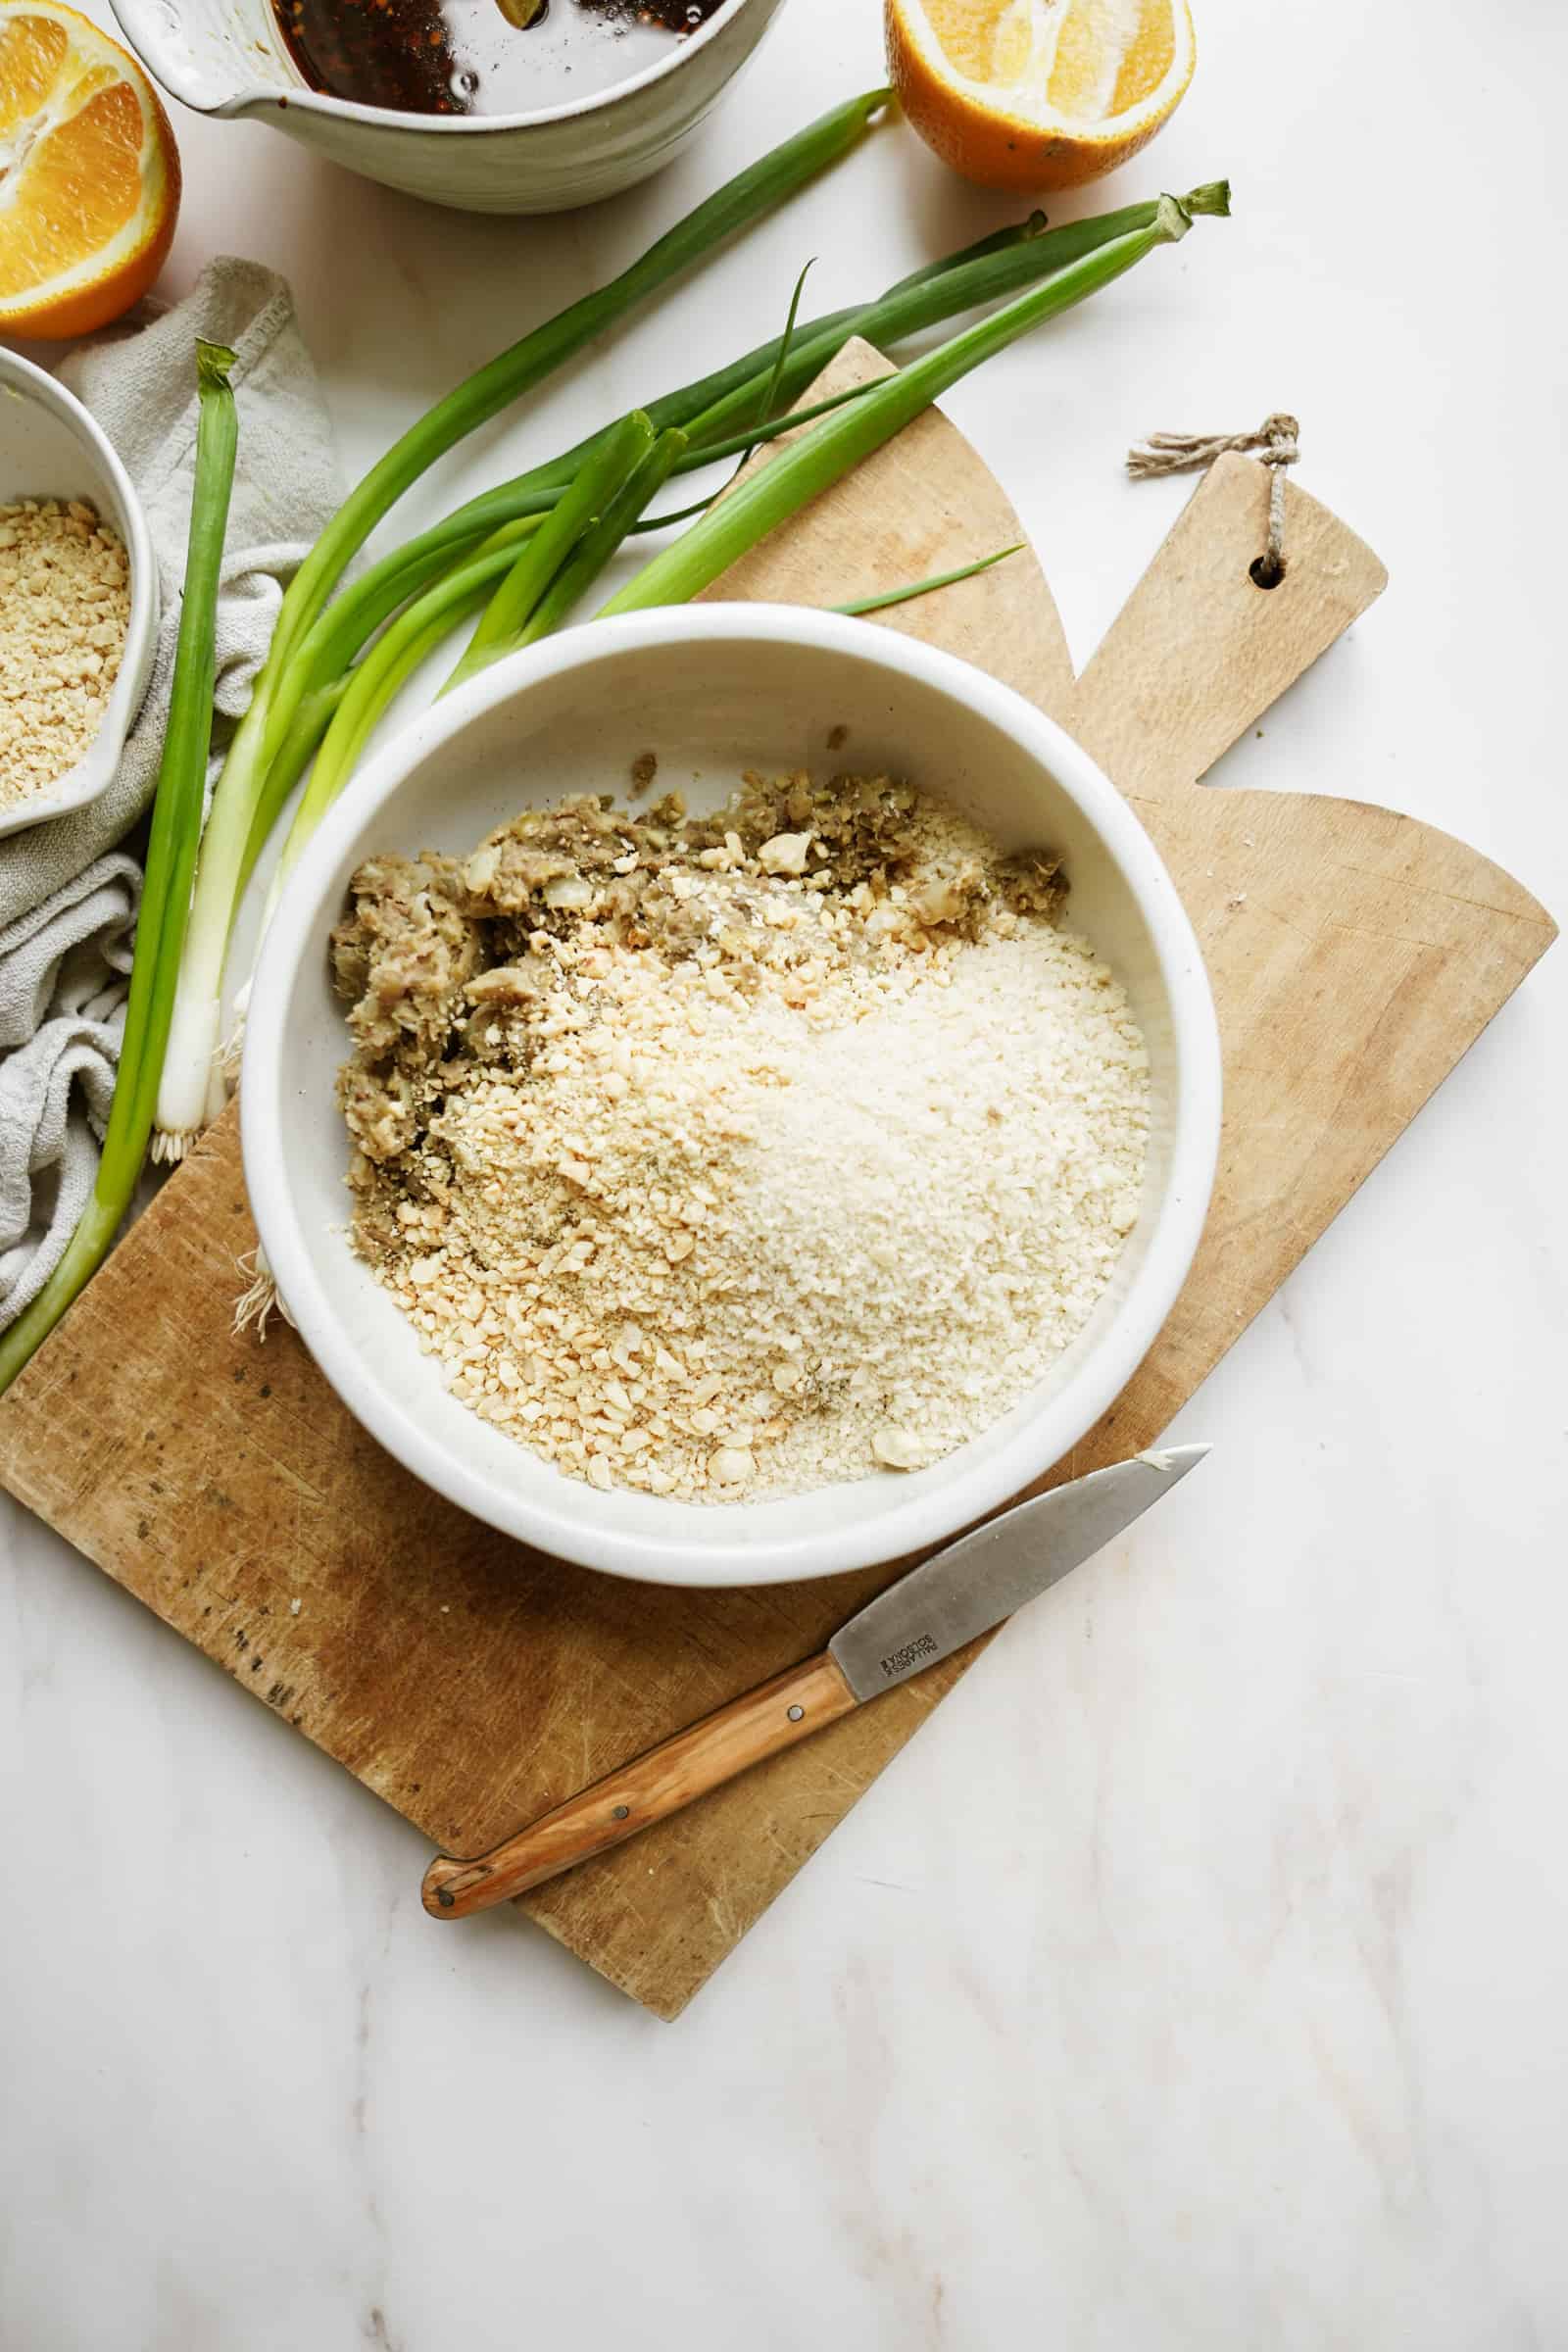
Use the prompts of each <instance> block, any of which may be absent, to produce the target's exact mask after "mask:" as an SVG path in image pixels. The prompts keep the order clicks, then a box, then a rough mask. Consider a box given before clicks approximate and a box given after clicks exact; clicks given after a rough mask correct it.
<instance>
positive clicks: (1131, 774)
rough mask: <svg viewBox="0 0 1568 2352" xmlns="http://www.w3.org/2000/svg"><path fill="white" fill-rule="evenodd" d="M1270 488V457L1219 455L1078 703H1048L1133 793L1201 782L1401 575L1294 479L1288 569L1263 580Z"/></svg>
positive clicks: (1159, 792)
mask: <svg viewBox="0 0 1568 2352" xmlns="http://www.w3.org/2000/svg"><path fill="white" fill-rule="evenodd" d="M1268 500H1269V475H1268V468H1267V467H1266V466H1260V465H1258V464H1257V462H1256V460H1255V459H1253V458H1243V457H1238V456H1236V455H1234V454H1230V455H1227V456H1225V457H1222V458H1221V459H1219V461H1218V462H1217V464H1215V465H1214V466H1211V467H1210V468H1209V471H1208V472H1207V474H1206V475H1205V476H1204V478H1203V480H1202V481H1201V483H1200V484H1199V486H1198V488H1197V490H1196V491H1195V492H1194V493H1193V496H1192V497H1191V498H1190V499H1189V500H1188V502H1187V504H1186V506H1185V507H1184V508H1183V509H1182V512H1181V514H1180V515H1178V516H1177V518H1176V521H1175V523H1174V525H1173V527H1172V528H1171V530H1170V531H1169V533H1168V534H1167V536H1166V538H1165V541H1164V544H1163V545H1162V546H1161V548H1160V550H1159V552H1158V554H1157V555H1156V556H1155V558H1154V560H1153V562H1152V564H1151V565H1150V566H1149V569H1148V570H1147V571H1146V572H1145V574H1144V576H1143V578H1142V579H1141V580H1140V581H1139V583H1138V585H1137V587H1136V588H1135V589H1134V590H1133V592H1132V595H1131V596H1130V597H1129V598H1128V599H1127V602H1126V604H1125V605H1124V606H1123V607H1122V609H1121V612H1120V613H1118V615H1117V617H1116V619H1115V620H1114V621H1113V622H1112V623H1111V626H1110V629H1109V632H1108V634H1107V635H1106V637H1105V638H1104V640H1103V643H1102V645H1101V646H1100V649H1099V651H1098V652H1097V653H1096V655H1095V657H1094V659H1093V661H1092V662H1090V664H1089V666H1088V668H1087V669H1086V670H1085V671H1084V673H1083V676H1082V677H1081V678H1080V679H1079V681H1078V684H1077V686H1076V688H1075V689H1074V691H1073V696H1072V707H1071V710H1070V711H1061V710H1057V709H1056V708H1055V707H1054V703H1052V702H1049V701H1048V702H1047V708H1048V709H1050V710H1051V711H1052V715H1053V716H1054V717H1055V718H1059V719H1060V720H1061V721H1062V723H1063V724H1064V725H1065V726H1066V727H1067V729H1068V731H1069V732H1070V733H1071V734H1073V735H1076V737H1077V738H1078V741H1079V742H1080V743H1081V744H1082V745H1083V747H1084V749H1085V750H1086V751H1087V752H1090V753H1092V754H1093V756H1094V757H1095V759H1097V760H1099V761H1100V763H1101V765H1102V766H1103V768H1104V769H1105V771H1106V773H1107V774H1108V775H1110V776H1111V777H1112V778H1113V779H1114V781H1115V782H1116V783H1117V784H1118V785H1119V786H1120V788H1121V790H1122V791H1123V792H1125V793H1126V794H1128V796H1129V797H1130V798H1131V799H1133V800H1143V801H1154V802H1157V801H1161V800H1164V799H1167V798H1168V797H1169V796H1170V795H1171V794H1173V793H1177V792H1180V791H1181V790H1183V789H1184V788H1185V787H1187V786H1190V785H1193V784H1196V783H1197V781H1198V779H1199V777H1200V776H1201V775H1202V774H1204V773H1205V771H1206V770H1207V769H1208V768H1210V767H1212V766H1213V764H1214V762H1215V760H1217V759H1218V758H1219V756H1220V754H1221V753H1222V752H1225V751H1228V750H1229V749H1230V747H1231V745H1232V744H1233V743H1234V742H1235V741H1236V739H1237V737H1238V736H1240V735H1242V734H1244V733H1245V732H1246V730H1247V729H1248V728H1249V727H1250V726H1251V725H1252V724H1253V723H1254V721H1255V720H1257V719H1258V718H1260V717H1261V716H1262V714H1263V712H1264V711H1266V710H1267V709H1268V708H1269V706H1270V704H1272V703H1274V702H1277V701H1278V699H1279V697H1280V696H1281V695H1282V694H1283V693H1284V692H1285V690H1286V688H1287V687H1288V686H1294V684H1295V683H1296V681H1297V679H1298V678H1299V676H1300V675H1301V673H1302V671H1303V670H1305V669H1308V668H1310V667H1311V664H1312V663H1313V662H1315V661H1316V660H1317V658H1318V656H1319V654H1322V653H1326V652H1327V650H1328V648H1329V647H1330V646H1331V645H1332V644H1333V643H1334V641H1335V639H1336V638H1337V637H1339V636H1340V635H1342V634H1343V632H1344V631H1345V630H1346V629H1348V627H1349V625H1350V623H1351V621H1352V620H1354V619H1355V618H1356V617H1357V616H1358V615H1359V614H1360V613H1364V612H1365V611H1366V609H1367V607H1368V605H1370V604H1371V603H1372V601H1373V599H1374V598H1375V597H1378V596H1381V594H1382V593H1383V590H1384V588H1385V587H1386V585H1387V583H1388V576H1389V575H1388V573H1387V572H1386V571H1385V570H1384V568H1383V565H1382V564H1380V563H1379V561H1378V559H1377V557H1376V556H1375V555H1374V554H1373V553H1372V550H1371V549H1370V548H1369V547H1368V546H1367V545H1366V543H1365V542H1364V541H1363V540H1361V539H1358V538H1357V537H1356V535H1355V533H1354V532H1353V531H1351V530H1348V529H1347V527H1346V525H1345V524H1344V523H1343V522H1341V520H1340V518H1339V516H1338V515H1331V514H1330V513H1329V510H1328V509H1327V507H1322V506H1319V504H1318V502H1317V500H1316V499H1315V498H1309V497H1308V496H1307V494H1306V492H1305V491H1304V490H1299V489H1298V488H1297V486H1296V484H1295V483H1294V482H1287V483H1286V485H1285V572H1284V576H1283V578H1282V579H1281V580H1280V581H1279V582H1278V584H1277V586H1275V587H1273V588H1262V587H1259V586H1258V584H1257V582H1256V581H1255V580H1254V579H1253V577H1252V571H1251V567H1252V564H1253V563H1254V562H1255V560H1256V558H1257V555H1258V552H1259V550H1260V549H1261V548H1262V546H1263V544H1264V537H1265V534H1266V532H1267V529H1268ZM1041 699H1042V700H1046V698H1045V697H1044V696H1042V698H1041Z"/></svg>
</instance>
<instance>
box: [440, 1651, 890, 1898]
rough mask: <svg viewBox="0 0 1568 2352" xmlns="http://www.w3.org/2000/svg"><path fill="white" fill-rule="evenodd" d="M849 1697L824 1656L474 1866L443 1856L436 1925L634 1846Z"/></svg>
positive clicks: (636, 1761) (653, 1752)
mask: <svg viewBox="0 0 1568 2352" xmlns="http://www.w3.org/2000/svg"><path fill="white" fill-rule="evenodd" d="M855 1703H856V1701H855V1694H854V1692H853V1691H851V1689H850V1687H849V1685H848V1683H847V1682H846V1681H845V1679H844V1677H843V1675H842V1674H841V1673H840V1672H839V1670H838V1668H837V1666H836V1665H835V1664H834V1663H833V1660H832V1659H831V1658H830V1657H829V1656H828V1655H827V1653H826V1651H824V1652H823V1653H822V1655H821V1656H820V1657H816V1658H809V1659H808V1660H807V1662H806V1664H805V1665H804V1666H792V1667H790V1668H789V1669H788V1671H787V1672H786V1673H784V1674H780V1675H775V1676H774V1678H773V1680H772V1681H771V1682H770V1683H761V1684H760V1685H759V1686H758V1688H757V1689H756V1690H755V1691H747V1692H746V1694H745V1696H744V1697H743V1698H737V1699H733V1700H731V1702H730V1704H729V1705H728V1706H727V1707H720V1708H719V1710H718V1712H717V1713H716V1714H714V1715H708V1716H705V1717H704V1718H703V1720H702V1722H701V1723H694V1724H692V1725H691V1726H689V1728H688V1729H687V1730H685V1731H683V1732H677V1733H676V1734H675V1736H674V1738H673V1739H671V1740H664V1741H663V1742H662V1744H661V1745H660V1746H658V1747H651V1748H649V1749H648V1750H647V1751H646V1752H645V1753H644V1754H643V1755H640V1756H636V1757H634V1758H633V1759H632V1761H631V1763H629V1764H622V1765H621V1766H620V1767H619V1768H618V1769H617V1770H616V1771H614V1772H613V1773H611V1774H609V1775H608V1777H607V1778H606V1779H604V1780H602V1781H596V1782H595V1784H594V1786H593V1787H592V1788H591V1789H582V1790H581V1791H580V1792H579V1793H578V1794H577V1795H576V1796H571V1797H568V1798H567V1799H566V1802H565V1803H564V1805H558V1806H557V1807H556V1809H555V1811H554V1812H553V1813H546V1814H544V1815H543V1816H542V1817H541V1818H540V1819H539V1820H538V1821H535V1822H532V1823H530V1825H529V1826H528V1828H527V1829H525V1830H519V1831H518V1833H517V1835H516V1836H515V1838H508V1839H507V1840H506V1842H505V1844H503V1845H498V1846H496V1847H495V1848H494V1849H493V1851H492V1852H490V1853H488V1854H481V1855H479V1856H477V1857H476V1858H475V1859H474V1860H472V1861H459V1860H457V1859H455V1858H454V1857H453V1856H452V1855H449V1854H443V1855H441V1856H440V1857H439V1858H438V1859H437V1860H436V1861H434V1862H432V1863H431V1865H430V1867H429V1869H428V1870H427V1871H426V1872H425V1874H424V1886H423V1888H422V1890H421V1892H422V1896H423V1901H424V1907H425V1909H426V1911H428V1912H429V1914H430V1916H431V1918H432V1919H466V1917H467V1916H468V1914H469V1913H470V1912H474V1911H486V1910H488V1909H489V1908H490V1906H491V1904H492V1903H504V1902H506V1901H508V1900H509V1898H510V1897H511V1896H513V1895H515V1894H525V1893H526V1892H527V1890H528V1888H529V1887H539V1886H542V1885H543V1883H544V1881H545V1880H546V1879H553V1878H555V1877H556V1876H557V1874H558V1873H559V1872H561V1871H564V1870H570V1869H571V1868H572V1867H573V1866H574V1864H576V1863H578V1862H585V1861H586V1860H587V1859H588V1857H589V1855H590V1854H598V1853H604V1852H605V1851H606V1850H607V1849H608V1848H609V1847H611V1846H613V1845H619V1844H621V1843H622V1842H623V1841H624V1840H625V1839H626V1838H635V1837H636V1835H637V1833H638V1831H639V1830H646V1829H649V1828H651V1827H652V1825H653V1824H654V1823H655V1822H656V1821H663V1820H664V1819H665V1818H666V1817H667V1816H668V1815H669V1814H671V1813H678V1812H679V1811H680V1809H681V1807H682V1806H683V1805H689V1804H690V1803H691V1801H692V1799H693V1798H694V1797H698V1796H702V1795H705V1794H706V1793H707V1791H708V1790H709V1789H717V1788H719V1787H720V1786H721V1785H722V1783H723V1782H725V1781H730V1780H733V1779H734V1778H735V1776H736V1774H737V1773H741V1772H745V1771H747V1770H748V1769H749V1768H750V1767H751V1766H752V1765H753V1764H760V1763H761V1761H762V1760H763V1758H764V1757H766V1756H772V1755H777V1754H778V1752H779V1750H780V1749H781V1748H786V1747H793V1746H794V1745H795V1743H796V1741H797V1740H806V1739H809V1737H810V1736H811V1734H812V1733H813V1732H818V1731H820V1730H821V1729H822V1726H823V1725H824V1724H827V1723H831V1722H832V1721H833V1719H834V1717H835V1716H838V1715H847V1714H848V1713H849V1712H850V1710H851V1708H852V1707H853V1706H854V1705H855Z"/></svg>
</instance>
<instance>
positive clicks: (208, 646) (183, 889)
mask: <svg viewBox="0 0 1568 2352" xmlns="http://www.w3.org/2000/svg"><path fill="white" fill-rule="evenodd" d="M233 366H234V354H233V353H232V352H231V351H227V350H225V349H224V348H223V347H222V345H221V344H217V343H200V342H199V343H198V344H197V346H196V390H197V400H198V404H199V413H198V420H197V426H196V466H195V475H194V479H193V482H192V486H191V507H190V529H189V535H188V538H187V542H186V550H185V584H184V593H183V601H182V603H181V607H180V615H179V639H178V644H177V647H176V650H175V654H174V675H173V682H172V687H171V691H170V703H169V719H168V724H167V726H166V728H165V732H164V749H163V757H162V760H161V761H160V763H159V769H158V787H157V793H156V796H155V798H154V801H153V817H152V832H151V837H150V840H149V843H148V849H147V873H146V879H145V880H144V882H143V884H142V895H141V909H140V912H139V913H138V915H137V918H136V946H135V952H134V955H133V956H132V960H131V971H130V995H129V1000H128V1002H127V1004H126V1007H125V1026H124V1032H123V1037H122V1040H121V1047H120V1067H119V1071H118V1074H117V1076H116V1080H115V1099H114V1102H113V1103H112V1104H111V1106H110V1112H109V1125H108V1128H107V1130H106V1132H105V1135H104V1148H103V1155H102V1157H101V1159H100V1160H99V1163H98V1174H97V1178H96V1181H95V1182H94V1185H93V1189H92V1194H91V1197H90V1199H89V1201H88V1203H87V1206H86V1208H85V1210H84V1211H83V1213H82V1216H81V1219H80V1222H79V1223H78V1224H77V1226H76V1230H75V1232H74V1233H73V1235H72V1237H71V1240H70V1241H69V1242H68V1244H67V1245H66V1252H65V1255H64V1256H63V1257H62V1259H61V1260H60V1263H59V1265H58V1266H56V1268H55V1270H54V1272H53V1273H52V1274H51V1275H50V1277H49V1279H48V1281H47V1282H46V1283H45V1284H44V1286H43V1288H42V1290H41V1291H40V1292H39V1293H38V1296H37V1297H36V1298H35V1299H33V1300H32V1302H31V1304H30V1305H28V1306H27V1307H26V1308H25V1310H24V1311H23V1313H22V1314H21V1315H20V1316H19V1317H18V1318H17V1321H16V1322H15V1323H14V1324H13V1325H12V1326H11V1329H10V1330H9V1331H8V1332H7V1333H6V1334H5V1336H4V1338H3V1339H0V1390H3V1389H6V1388H8V1387H9V1386H10V1384H11V1382H12V1381H13V1380H14V1379H15V1378H16V1376H17V1374H18V1373H19V1372H20V1371H21V1369H22V1367H23V1365H24V1364H25V1362H26V1361H27V1359H28V1357H29V1356H30V1355H31V1354H32V1352H33V1349H34V1348H37V1347H38V1345H39V1344H40V1342H41V1341H43V1340H44V1339H45V1338H47V1336H48V1334H49V1333H50V1332H51V1331H52V1330H53V1329H54V1327H55V1325H56V1324H57V1323H58V1322H59V1320H60V1318H61V1316H62V1315H63V1314H64V1313H65V1311H66V1309H67V1307H68V1306H69V1305H70V1304H71V1302H72V1300H73V1299H74V1298H75V1297H76V1295H77V1293H78V1292H79V1291H80V1290H81V1289H82V1287H83V1286H84V1284H85V1283H86V1282H87V1281H88V1280H89V1279H90V1277H91V1276H92V1275H93V1274H94V1273H95V1272H96V1270H97V1268H98V1266H99V1265H100V1264H101V1262H102V1261H103V1259H104V1258H105V1256H107V1254H108V1252H109V1249H110V1246H111V1244H112V1243H113V1241H114V1238H115V1235H116V1232H117V1231H118V1230H119V1227H120V1223H121V1220H122V1218H123V1216H124V1215H125V1212H126V1210H127V1209H128V1208H129V1206H130V1202H131V1197H132V1195H133V1194H134V1192H135V1189H136V1181H137V1178H138V1177H139V1176H140V1174H141V1171H142V1167H143V1165H144V1163H145V1161H146V1157H147V1145H148V1139H149V1137H150V1136H151V1133H152V1124H153V1110H154V1106H155V1104H156V1103H157V1099H158V1081H159V1077H160V1074H161V1072H162V1070H163V1066H164V1054H165V1052H166V1050H167V1048H168V1044H169V1035H170V1026H171V1023H172V1018H173V1009H174V983H175V979H176V976H177V974H178V970H179V958H180V951H181V949H182V948H183V946H184V943H185V927H186V924H187V922H188V920H189V916H190V899H191V876H192V874H193V873H194V871H195V866H196V849H197V844H198V842H199V841H200V839H201V829H202V803H203V799H204V797H205V794H206V787H207V754H208V749H209V746H210V744H211V741H212V727H213V688H214V683H215V677H214V672H215V666H216V661H215V651H214V638H215V631H216V627H217V617H218V582H219V576H220V573H221V567H222V559H223V534H224V531H225V529H226V528H227V524H228V501H229V493H230V490H231V489H232V487H233V481H234V452H235V448H236V445H237V441H238V432H239V427H238V419H237V417H236V415H235V409H234V395H233V393H232V391H231V390H230V389H229V381H228V374H229V369H230V368H232V367H233Z"/></svg>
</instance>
